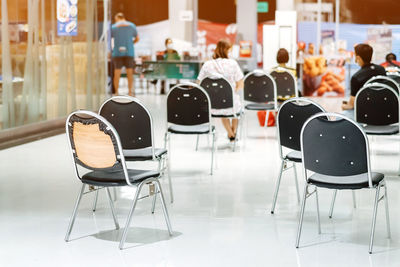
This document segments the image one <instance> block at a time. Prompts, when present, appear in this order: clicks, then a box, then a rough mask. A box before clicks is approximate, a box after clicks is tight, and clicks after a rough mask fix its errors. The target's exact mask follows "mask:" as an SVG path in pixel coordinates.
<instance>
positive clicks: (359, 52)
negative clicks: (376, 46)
mask: <svg viewBox="0 0 400 267" xmlns="http://www.w3.org/2000/svg"><path fill="white" fill-rule="evenodd" d="M354 51H355V52H356V56H359V57H361V59H362V60H363V61H364V63H370V62H371V58H372V53H373V52H374V50H373V49H372V46H370V45H369V44H358V45H356V46H355V47H354Z"/></svg>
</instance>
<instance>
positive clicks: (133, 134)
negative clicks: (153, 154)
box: [99, 96, 154, 150]
mask: <svg viewBox="0 0 400 267" xmlns="http://www.w3.org/2000/svg"><path fill="white" fill-rule="evenodd" d="M99 114H100V115H101V116H103V117H104V118H106V119H107V120H108V121H109V122H110V123H111V124H112V125H113V126H114V128H115V129H116V130H117V132H118V135H119V137H120V140H121V144H122V147H123V149H124V150H128V149H143V148H148V147H153V139H154V138H153V122H152V118H151V115H150V112H149V111H148V110H147V108H146V107H145V106H144V105H143V104H141V103H140V102H139V100H138V99H136V98H134V97H131V96H115V97H112V98H110V99H108V100H106V101H105V102H104V103H103V105H102V106H101V107H100V109H99Z"/></svg>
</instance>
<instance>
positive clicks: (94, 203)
mask: <svg viewBox="0 0 400 267" xmlns="http://www.w3.org/2000/svg"><path fill="white" fill-rule="evenodd" d="M98 198H99V188H97V190H96V192H95V195H94V199H93V205H92V211H93V212H95V211H96V207H97V199H98Z"/></svg>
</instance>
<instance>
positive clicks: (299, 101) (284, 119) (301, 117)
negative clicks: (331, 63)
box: [271, 98, 325, 214]
mask: <svg viewBox="0 0 400 267" xmlns="http://www.w3.org/2000/svg"><path fill="white" fill-rule="evenodd" d="M320 112H325V110H324V109H323V108H322V107H321V106H320V105H318V104H317V103H315V102H313V101H311V100H309V99H307V98H292V99H289V100H287V101H285V102H284V103H283V104H282V105H281V107H280V108H279V111H278V116H277V120H276V121H277V129H278V144H279V156H280V158H281V161H282V163H281V169H280V172H279V176H278V180H277V182H276V185H275V193H274V198H273V201H272V208H271V214H274V212H275V205H276V201H277V198H278V192H279V186H280V184H281V178H282V174H283V172H284V171H286V170H289V169H290V168H293V170H294V178H295V183H296V191H297V200H298V202H299V203H300V193H299V185H298V180H297V171H296V163H301V162H302V159H301V151H300V131H301V128H302V127H303V124H304V123H305V122H306V120H307V119H309V118H310V117H311V116H312V115H315V114H317V113H320ZM283 149H289V153H283ZM289 162H291V163H293V165H292V166H291V167H288V166H287V165H288V163H289Z"/></svg>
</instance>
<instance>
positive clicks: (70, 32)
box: [0, 0, 400, 141]
mask: <svg viewBox="0 0 400 267" xmlns="http://www.w3.org/2000/svg"><path fill="white" fill-rule="evenodd" d="M74 6H75V7H74ZM388 6H390V7H391V8H387V7H388ZM0 8H1V10H0V12H1V27H0V30H1V34H0V38H1V45H0V58H1V60H0V81H1V83H0V94H1V97H0V141H1V140H2V139H1V135H2V134H3V135H6V137H7V138H12V137H15V131H14V132H13V131H12V130H13V129H21V128H20V127H28V128H29V127H31V128H32V127H33V128H35V127H36V128H35V129H34V130H32V129H33V128H32V129H31V130H27V129H28V128H24V129H23V130H19V132H18V133H19V134H20V135H21V136H23V135H30V134H31V133H30V132H29V131H35V132H40V131H42V130H43V129H46V127H50V128H49V129H52V128H51V127H54V128H60V125H61V126H62V124H63V118H64V117H65V116H66V115H67V114H68V113H69V112H71V111H73V110H76V109H80V108H82V109H90V110H96V109H98V107H99V105H100V103H101V102H102V101H103V100H104V99H105V97H106V95H107V92H109V91H110V90H109V86H110V80H109V62H108V52H109V47H110V32H109V28H110V25H111V23H112V18H113V16H114V14H116V13H117V12H123V13H124V14H125V16H126V18H127V20H129V21H132V22H134V23H135V24H136V25H137V26H138V32H139V36H140V42H138V43H137V44H136V45H135V50H136V57H137V58H138V60H139V61H140V60H141V58H152V59H154V58H155V57H156V54H157V51H162V50H164V49H165V47H164V40H165V39H166V38H167V37H171V38H173V39H174V44H175V46H176V47H175V48H176V49H177V50H178V52H179V53H180V54H182V53H183V52H187V53H188V54H190V55H192V54H193V55H196V56H197V57H198V58H199V59H200V60H206V59H207V58H209V57H210V56H211V54H212V51H213V48H214V47H215V44H216V42H217V40H219V39H220V38H229V39H230V40H231V41H232V42H233V43H235V47H234V51H233V52H234V56H235V58H237V60H238V61H239V62H241V65H242V66H243V68H244V69H245V70H252V69H254V68H257V67H263V65H264V66H265V62H263V61H265V58H266V57H265V42H266V41H268V40H269V39H268V38H271V37H270V36H264V31H263V27H264V26H265V25H274V24H275V23H276V21H277V18H276V15H275V14H277V13H276V11H278V12H279V11H293V12H295V16H296V30H295V33H294V34H295V36H296V37H295V39H294V41H293V42H294V43H295V45H296V43H298V42H304V43H306V44H309V43H312V44H314V45H315V47H320V45H321V46H323V47H324V49H326V50H329V49H328V48H329V47H332V49H333V50H334V52H335V53H336V52H337V51H338V47H339V46H340V47H341V48H342V49H343V50H346V51H351V50H352V47H353V45H354V42H355V41H353V40H364V41H367V42H372V43H373V42H375V44H376V45H377V46H376V47H377V49H378V50H379V49H383V50H382V51H380V53H381V54H384V53H386V52H388V50H391V51H393V52H394V53H395V54H397V56H398V57H399V56H400V26H399V25H398V24H400V17H399V16H398V11H399V10H400V2H399V1H397V0H382V1H374V0H365V1H362V2H360V1H351V0H340V1H339V0H324V1H321V0H318V1H317V0H314V1H308V0H304V1H300V0H268V1H267V0H258V1H257V0H253V1H249V0H218V1H215V0H214V1H213V0H201V1H200V0H169V1H168V0H146V1H142V0H133V1H132V0H1V6H0ZM66 10H68V11H66ZM60 27H64V28H62V29H61V28H60ZM385 38H386V39H385ZM383 39H384V40H383ZM241 41H247V42H250V43H251V46H250V49H251V53H250V56H248V57H247V58H246V57H242V56H241V54H240V42H241ZM382 41H385V42H382ZM332 44H333V45H332ZM388 44H390V45H388ZM385 45H387V46H388V47H386V48H385ZM292 50H293V49H292ZM315 51H316V52H315V53H316V54H318V52H319V49H315ZM296 52H298V51H296V50H294V51H291V56H292V58H293V64H295V63H296V60H297V59H298V58H296V57H298V53H296ZM273 53H275V51H273ZM376 60H377V61H379V60H382V59H381V58H376ZM263 63H264V64H263ZM378 63H379V62H378ZM268 64H269V65H274V64H275V62H268ZM51 125H53V126H51Z"/></svg>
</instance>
